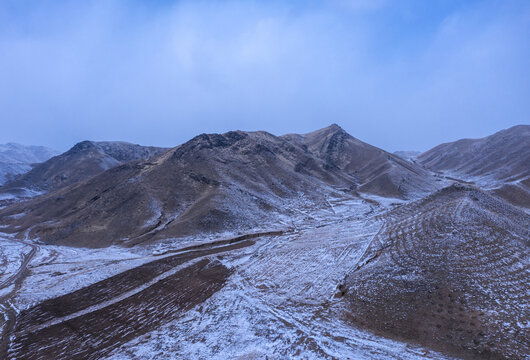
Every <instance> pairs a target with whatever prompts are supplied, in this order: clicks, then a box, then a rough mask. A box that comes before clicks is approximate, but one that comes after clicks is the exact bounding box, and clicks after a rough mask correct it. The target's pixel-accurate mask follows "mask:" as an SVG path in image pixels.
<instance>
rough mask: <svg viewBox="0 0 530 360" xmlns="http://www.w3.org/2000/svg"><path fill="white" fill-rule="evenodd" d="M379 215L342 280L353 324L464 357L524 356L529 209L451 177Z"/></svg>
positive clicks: (528, 349)
mask: <svg viewBox="0 0 530 360" xmlns="http://www.w3.org/2000/svg"><path fill="white" fill-rule="evenodd" d="M383 219H384V220H385V222H386V223H385V226H384V227H383V229H382V230H381V231H380V233H379V234H378V235H377V236H376V237H375V238H374V240H373V242H372V244H371V246H370V248H369V249H368V250H367V252H366V253H365V255H364V256H363V258H362V259H361V261H360V262H359V265H358V266H357V268H356V269H355V270H354V271H353V272H352V273H351V274H350V275H349V276H348V277H347V278H346V280H345V283H346V289H347V290H346V296H347V299H348V301H349V304H350V310H351V317H352V320H353V321H354V322H355V323H356V324H357V325H358V326H361V327H365V328H368V329H371V330H373V331H375V332H377V333H380V334H383V335H385V336H390V337H395V338H398V339H402V340H406V341H412V342H415V343H419V344H422V345H424V346H427V347H431V348H434V349H436V350H439V351H444V352H447V353H449V354H453V355H456V356H459V357H464V358H470V359H523V358H525V357H526V356H528V354H529V353H530V342H529V340H528V339H530V332H529V319H530V309H529V307H528V303H529V300H530V295H529V294H530V285H529V284H528V278H529V276H530V262H529V259H530V249H529V246H530V240H529V239H530V232H529V229H530V219H529V217H528V215H526V214H524V213H523V212H521V211H519V210H517V209H516V208H514V207H512V206H510V205H508V204H506V203H505V202H502V201H499V200H497V199H495V198H493V197H491V196H490V195H487V194H486V193H485V192H483V191H481V190H478V189H476V188H472V187H463V186H459V185H454V186H451V187H449V188H446V189H443V190H441V191H440V192H437V193H435V194H433V195H431V196H429V197H427V198H426V199H424V200H421V201H419V202H416V203H413V204H410V205H405V206H402V207H400V208H398V209H396V210H394V211H392V212H390V213H388V214H387V215H384V216H383Z"/></svg>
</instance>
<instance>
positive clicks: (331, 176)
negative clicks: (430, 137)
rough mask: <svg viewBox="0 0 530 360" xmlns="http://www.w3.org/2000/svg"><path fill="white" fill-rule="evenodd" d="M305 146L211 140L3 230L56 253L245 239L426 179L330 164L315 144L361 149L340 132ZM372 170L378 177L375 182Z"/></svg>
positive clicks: (120, 170) (31, 208)
mask: <svg viewBox="0 0 530 360" xmlns="http://www.w3.org/2000/svg"><path fill="white" fill-rule="evenodd" d="M305 138H306V139H310V141H308V142H307V144H309V145H307V144H305V143H303V142H300V141H296V140H293V138H292V137H277V136H274V135H271V134H269V133H266V132H242V131H233V132H228V133H225V134H222V135H219V134H209V135H207V134H202V135H199V136H197V137H195V138H193V139H192V140H190V141H188V142H187V143H185V144H182V145H180V146H177V147H175V148H173V149H171V150H170V151H168V152H166V153H164V154H162V155H160V156H158V157H156V158H153V159H151V160H150V161H149V162H131V163H127V164H125V165H122V166H117V167H114V168H112V169H110V170H108V171H106V172H104V173H102V174H100V175H98V176H96V177H94V178H92V179H90V180H88V181H85V182H83V183H80V184H77V185H73V186H70V187H68V188H65V189H62V190H60V191H57V192H54V193H51V194H49V195H46V196H44V197H40V198H37V199H33V200H32V201H28V202H25V203H21V204H16V205H13V206H11V207H9V208H7V209H4V210H2V211H0V222H1V223H2V224H5V225H8V226H9V227H8V228H7V229H6V230H7V231H12V232H21V233H22V232H24V231H25V230H26V229H29V228H30V227H31V231H30V233H29V235H30V236H38V237H39V238H40V239H41V240H42V241H44V242H47V243H56V244H64V245H73V246H95V247H100V246H108V245H110V244H122V245H129V246H130V245H134V244H137V243H141V242H143V241H147V240H156V239H161V238H170V237H181V236H188V235H193V234H197V233H215V232H222V231H227V230H238V231H239V230H244V229H249V228H254V227H259V226H261V225H262V224H264V223H265V222H266V221H267V220H269V221H270V222H271V223H276V222H277V221H278V218H279V217H281V216H282V215H284V216H292V215H294V214H296V213H298V211H299V208H301V207H309V208H313V209H314V208H315V207H322V206H325V207H328V206H329V205H328V203H327V199H328V198H329V197H332V196H340V195H339V194H340V193H341V192H342V191H347V192H351V191H355V190H357V189H359V190H361V191H363V190H370V189H368V186H367V184H366V183H365V181H370V180H366V179H372V180H371V182H370V184H372V186H374V187H375V186H376V185H375V184H378V185H379V186H380V187H379V188H380V189H385V191H383V193H381V194H382V195H387V196H402V193H401V191H399V186H394V185H393V183H392V185H391V186H389V187H387V185H388V184H387V183H386V182H385V181H387V180H388V181H390V182H392V181H393V180H392V179H390V178H389V177H388V174H389V173H391V172H392V171H394V170H393V169H401V168H403V169H401V170H399V171H401V173H403V174H406V176H409V177H411V178H413V179H417V177H418V176H416V173H415V171H417V172H418V173H421V170H417V169H415V168H414V165H410V164H408V163H407V164H405V165H403V164H402V163H401V162H405V161H403V160H399V161H395V160H394V159H393V158H392V156H391V155H390V154H387V153H385V152H383V151H382V150H378V149H376V148H373V147H370V146H369V145H365V146H364V145H363V146H361V147H360V148H359V149H356V148H355V151H356V152H355V153H352V154H351V155H349V158H346V163H345V164H346V165H344V164H342V163H340V164H339V163H338V162H337V161H336V159H335V158H334V157H330V158H327V157H325V156H323V154H322V153H321V152H319V151H317V150H316V145H315V144H314V143H317V142H319V141H320V142H321V143H322V144H326V143H328V144H331V143H333V144H334V141H335V140H333V139H335V138H338V139H339V142H338V143H339V144H341V143H345V144H346V145H347V144H349V142H350V141H353V140H350V138H351V136H349V135H347V134H346V133H345V132H344V131H343V130H342V129H340V128H338V127H335V126H332V127H329V128H326V129H323V130H322V131H320V132H316V133H313V134H308V135H306V136H305ZM319 139H320V140H319ZM341 139H343V140H345V142H344V141H342V140H341ZM351 139H353V138H351ZM328 147H329V148H332V150H333V152H331V154H332V155H333V154H334V155H335V156H337V155H339V154H340V153H344V152H349V151H353V147H351V148H350V147H348V146H346V147H340V148H337V149H335V148H333V146H331V145H329V146H328ZM312 148H313V150H312ZM365 152H373V153H374V154H375V155H373V156H372V155H366V154H365ZM326 154H329V152H327V153H326ZM387 156H389V157H390V159H391V160H387ZM357 157H359V158H360V160H359V162H361V163H363V162H364V159H365V158H370V159H371V163H370V166H363V167H362V172H360V173H359V175H355V171H354V170H352V169H354V165H351V163H352V162H353V161H357V160H355V159H356V158H357ZM348 159H349V160H348ZM348 161H349V162H348ZM405 166H407V167H406V168H405ZM370 167H372V168H373V169H372V171H373V172H374V173H375V174H372V175H370ZM381 174H383V175H381ZM358 179H361V180H362V181H361V182H359V181H358ZM402 180H403V179H401V180H400V181H402ZM403 181H404V180H403ZM389 189H390V190H389ZM374 192H376V193H378V191H374ZM354 193H355V192H354ZM17 214H18V215H17ZM20 214H23V215H20ZM35 224H38V225H36V226H35Z"/></svg>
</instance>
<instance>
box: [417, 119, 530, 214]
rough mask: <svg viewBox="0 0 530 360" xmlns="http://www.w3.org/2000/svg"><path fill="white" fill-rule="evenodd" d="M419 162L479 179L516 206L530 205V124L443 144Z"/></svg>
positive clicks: (471, 178)
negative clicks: (477, 137)
mask: <svg viewBox="0 0 530 360" xmlns="http://www.w3.org/2000/svg"><path fill="white" fill-rule="evenodd" d="M418 161H419V162H420V163H421V164H423V165H424V166H425V167H427V168H428V169H431V170H434V171H440V172H444V173H445V174H447V175H448V176H452V177H457V178H462V179H464V180H467V181H471V182H475V183H476V184H477V185H480V186H481V187H483V188H486V189H490V190H492V192H494V193H496V194H497V195H500V196H502V197H503V198H505V199H506V200H508V201H510V202H512V203H513V204H515V205H519V206H525V207H530V167H529V166H528V164H530V125H518V126H514V127H511V128H509V129H506V130H502V131H499V132H497V133H495V134H493V135H490V136H487V137H484V138H481V139H462V140H458V141H455V142H450V143H446V144H441V145H438V146H436V147H435V148H433V149H431V150H429V151H427V152H425V153H423V154H421V155H420V156H419V157H418Z"/></svg>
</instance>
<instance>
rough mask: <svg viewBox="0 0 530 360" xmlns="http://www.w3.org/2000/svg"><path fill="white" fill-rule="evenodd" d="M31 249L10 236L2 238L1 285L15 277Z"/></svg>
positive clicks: (0, 239)
mask: <svg viewBox="0 0 530 360" xmlns="http://www.w3.org/2000/svg"><path fill="white" fill-rule="evenodd" d="M30 250H31V248H30V247H29V246H28V245H25V244H23V243H21V242H18V241H15V240H13V239H12V238H11V237H10V236H0V284H3V283H4V282H5V281H6V280H7V279H8V278H10V277H11V276H12V275H14V274H15V273H16V272H17V270H18V268H19V267H20V265H21V264H22V262H23V260H24V255H26V254H28V253H29V251H30Z"/></svg>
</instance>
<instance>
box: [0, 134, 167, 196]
mask: <svg viewBox="0 0 530 360" xmlns="http://www.w3.org/2000/svg"><path fill="white" fill-rule="evenodd" d="M164 150H165V149H163V148H156V147H146V146H140V145H134V144H129V143H125V142H94V141H83V142H80V143H78V144H76V145H75V146H74V147H72V148H71V149H70V150H68V151H67V152H65V153H63V154H61V155H58V156H54V157H53V158H51V159H49V160H47V161H45V162H43V163H40V164H38V165H36V166H34V167H33V168H32V169H31V170H30V171H29V172H27V173H26V174H24V175H22V176H19V177H17V178H15V179H13V180H11V181H8V182H7V183H5V184H4V185H3V186H2V187H0V196H2V195H4V197H6V196H8V195H11V196H15V197H27V196H31V195H34V194H40V193H43V192H48V191H53V190H57V189H60V188H62V187H65V186H68V185H71V184H74V183H76V182H79V181H82V180H86V179H89V178H91V177H92V176H94V175H97V174H99V173H101V172H103V171H105V170H108V169H110V168H112V167H114V166H117V165H120V164H122V163H124V162H127V161H132V160H136V159H147V158H149V157H151V156H153V155H156V154H159V153H160V152H163V151H164Z"/></svg>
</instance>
